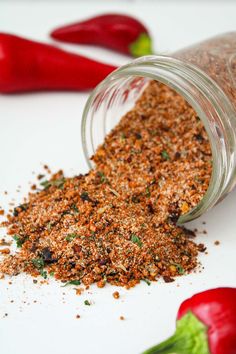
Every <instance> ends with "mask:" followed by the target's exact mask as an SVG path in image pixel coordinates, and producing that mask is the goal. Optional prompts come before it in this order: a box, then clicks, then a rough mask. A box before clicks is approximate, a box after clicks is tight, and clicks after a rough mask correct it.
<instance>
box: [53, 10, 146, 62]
mask: <svg viewBox="0 0 236 354" xmlns="http://www.w3.org/2000/svg"><path fill="white" fill-rule="evenodd" d="M51 36H52V37H53V38H55V39H58V40H60V41H64V42H69V43H78V44H95V45H100V46H103V47H107V48H110V49H113V50H116V51H118V52H121V53H125V54H128V55H132V56H134V57H139V56H142V55H148V54H152V40H151V37H150V35H149V33H148V30H147V28H146V27H145V26H144V25H143V24H142V23H141V22H140V21H138V20H136V19H135V18H133V17H131V16H126V15H119V14H106V15H100V16H96V17H92V18H90V19H88V20H85V21H82V22H77V23H74V24H71V25H68V26H63V27H59V28H57V29H55V30H54V31H52V33H51Z"/></svg>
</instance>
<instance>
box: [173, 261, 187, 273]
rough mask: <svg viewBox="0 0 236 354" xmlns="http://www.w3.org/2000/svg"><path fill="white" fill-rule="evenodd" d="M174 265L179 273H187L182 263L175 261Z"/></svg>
mask: <svg viewBox="0 0 236 354" xmlns="http://www.w3.org/2000/svg"><path fill="white" fill-rule="evenodd" d="M174 266H175V267H176V268H177V271H178V273H179V274H184V273H185V271H184V268H183V267H182V265H181V264H178V263H174Z"/></svg>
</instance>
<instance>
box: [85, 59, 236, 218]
mask: <svg viewBox="0 0 236 354" xmlns="http://www.w3.org/2000/svg"><path fill="white" fill-rule="evenodd" d="M134 77H142V78H148V79H152V80H157V81H160V82H162V83H164V84H166V85H168V86H169V87H171V88H173V89H174V90H175V91H176V92H178V93H179V94H180V95H181V96H183V97H184V98H185V99H186V101H187V102H188V103H189V104H190V105H191V106H192V107H193V108H194V110H195V111H196V112H197V114H198V116H199V118H200V119H201V120H202V122H203V124H204V126H205V129H206V131H207V134H208V136H209V140H210V144H211V151H212V159H213V168H212V175H211V180H210V184H209V187H208V190H207V192H206V194H205V195H204V197H203V198H202V200H201V201H200V202H199V204H198V205H197V206H196V207H195V208H193V209H191V210H190V211H189V212H188V213H186V214H184V215H182V216H181V217H180V218H179V223H181V224H182V223H185V222H188V221H191V220H193V219H195V218H197V217H199V216H200V215H202V214H203V213H204V212H206V211H207V210H208V209H210V208H211V207H212V206H214V205H215V204H216V203H217V202H218V201H219V200H221V199H222V198H223V197H224V196H225V195H226V193H228V192H229V191H230V190H231V189H232V187H233V179H234V178H235V171H236V155H235V150H236V114H235V111H234V108H233V106H232V104H231V102H230V101H229V99H228V98H227V96H226V95H225V93H224V92H223V91H222V90H221V89H220V88H219V86H218V85H217V84H216V83H215V82H214V81H213V80H212V79H211V78H210V77H209V76H208V75H207V74H206V73H204V72H203V71H201V70H200V69H198V68H197V67H196V66H194V65H192V64H189V63H186V62H184V61H181V60H178V59H175V58H172V57H167V56H146V57H142V58H139V59H136V60H134V61H133V62H131V63H130V64H128V65H125V66H122V67H121V68H119V69H118V70H116V71H115V72H113V73H112V74H110V75H109V76H108V77H107V78H106V79H105V80H104V81H103V82H102V83H101V84H100V85H98V86H97V88H96V89H95V90H94V91H93V93H92V94H91V96H90V98H89V100H88V102H87V104H86V106H85V110H84V114H83V119H82V142H83V147H84V152H85V156H86V157H87V161H89V157H90V154H91V155H92V154H93V153H94V150H95V149H96V147H97V146H93V148H92V151H91V148H90V149H89V147H88V146H89V142H88V140H91V141H90V146H91V143H92V144H93V133H92V131H93V127H92V125H93V122H94V121H95V119H94V116H95V115H96V114H97V111H98V108H99V109H100V110H101V109H102V111H103V118H102V119H103V124H105V123H104V122H106V114H107V111H108V110H109V109H110V107H111V105H114V104H116V105H117V104H118V103H119V100H121V99H122V94H121V92H123V93H124V92H125V91H127V87H129V90H130V91H132V87H131V88H130V86H129V82H130V81H131V80H133V79H134ZM143 83H145V80H143ZM140 87H142V85H140ZM136 91H137V90H136ZM117 92H119V94H117ZM139 94H140V90H139ZM134 98H135V95H134ZM133 103H134V102H133ZM116 114H119V118H120V117H121V112H120V111H119V109H118V110H117V113H116ZM105 130H106V129H103V134H104V135H105V133H107V132H106V131H105ZM103 138H104V136H103ZM89 165H90V167H91V163H89Z"/></svg>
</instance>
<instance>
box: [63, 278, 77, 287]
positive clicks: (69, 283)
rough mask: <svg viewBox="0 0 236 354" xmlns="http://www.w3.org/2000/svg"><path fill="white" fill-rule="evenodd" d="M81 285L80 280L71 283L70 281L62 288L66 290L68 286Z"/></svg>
mask: <svg viewBox="0 0 236 354" xmlns="http://www.w3.org/2000/svg"><path fill="white" fill-rule="evenodd" d="M80 284H81V281H80V280H71V281H68V282H67V283H65V284H64V285H62V288H64V287H65V286H68V285H80Z"/></svg>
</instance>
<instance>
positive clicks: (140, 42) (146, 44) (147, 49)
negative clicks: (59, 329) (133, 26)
mask: <svg viewBox="0 0 236 354" xmlns="http://www.w3.org/2000/svg"><path fill="white" fill-rule="evenodd" d="M129 51H130V54H131V55H132V56H133V57H142V56H143V55H151V54H153V50H152V39H151V37H150V36H149V35H148V34H147V33H141V34H140V35H139V37H138V38H137V39H136V40H135V41H134V42H133V43H131V45H130V46H129Z"/></svg>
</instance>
